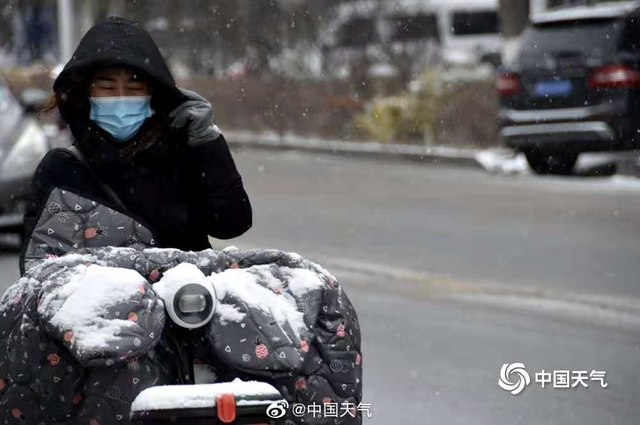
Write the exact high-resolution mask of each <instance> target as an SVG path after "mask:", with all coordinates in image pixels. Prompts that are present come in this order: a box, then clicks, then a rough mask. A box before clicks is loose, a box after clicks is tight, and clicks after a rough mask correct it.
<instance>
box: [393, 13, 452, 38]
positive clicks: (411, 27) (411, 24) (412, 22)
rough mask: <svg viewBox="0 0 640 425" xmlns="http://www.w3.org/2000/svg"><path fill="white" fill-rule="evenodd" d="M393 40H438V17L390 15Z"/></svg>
mask: <svg viewBox="0 0 640 425" xmlns="http://www.w3.org/2000/svg"><path fill="white" fill-rule="evenodd" d="M390 20H391V22H392V23H393V26H394V31H393V36H392V39H393V40H394V41H409V40H439V39H440V37H439V34H438V18H437V17H436V16H435V15H414V16H402V15H397V16H393V17H391V19H390Z"/></svg>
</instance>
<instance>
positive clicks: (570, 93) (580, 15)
mask: <svg viewBox="0 0 640 425" xmlns="http://www.w3.org/2000/svg"><path fill="white" fill-rule="evenodd" d="M637 7H638V3H635V6H634V5H633V4H630V3H629V2H627V3H626V4H625V3H623V4H621V5H619V6H608V7H604V6H592V7H581V8H573V9H566V10H559V11H555V12H547V13H544V14H541V15H540V16H539V17H538V18H537V19H536V20H535V22H534V23H533V24H532V25H531V26H530V27H529V28H528V29H527V30H526V31H525V33H524V35H523V39H522V47H521V51H520V54H519V56H518V58H517V60H516V62H515V64H514V65H513V66H511V67H509V68H505V69H504V70H503V71H502V72H501V73H500V75H499V77H498V79H497V84H496V86H497V90H498V93H499V97H500V110H499V114H498V124H499V126H500V129H501V135H502V138H503V140H504V143H505V144H506V145H507V146H509V147H511V148H514V149H516V150H517V151H520V152H523V153H524V154H525V155H526V157H527V160H528V162H529V164H530V166H531V168H532V169H533V170H534V171H535V172H537V173H540V174H546V173H552V174H566V173H569V172H571V170H572V168H573V166H574V165H575V163H576V160H577V158H578V155H579V154H580V153H581V152H597V151H614V150H632V149H638V148H640V9H637Z"/></svg>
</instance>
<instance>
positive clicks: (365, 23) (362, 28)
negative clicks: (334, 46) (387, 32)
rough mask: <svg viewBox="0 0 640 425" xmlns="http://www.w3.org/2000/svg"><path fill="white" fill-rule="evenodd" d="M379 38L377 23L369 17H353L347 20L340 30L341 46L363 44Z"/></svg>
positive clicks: (339, 40) (339, 41)
mask: <svg viewBox="0 0 640 425" xmlns="http://www.w3.org/2000/svg"><path fill="white" fill-rule="evenodd" d="M377 40H378V33H377V31H376V23H375V21H374V20H373V19H369V18H353V19H351V20H350V21H347V22H346V23H345V24H344V25H343V26H342V27H341V28H340V31H339V35H338V44H339V45H340V46H363V45H366V44H368V43H372V42H375V41H377Z"/></svg>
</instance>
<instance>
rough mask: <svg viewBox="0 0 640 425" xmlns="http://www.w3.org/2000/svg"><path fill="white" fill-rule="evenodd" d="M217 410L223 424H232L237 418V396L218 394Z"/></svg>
mask: <svg viewBox="0 0 640 425" xmlns="http://www.w3.org/2000/svg"><path fill="white" fill-rule="evenodd" d="M216 412H217V413H218V419H220V422H222V423H223V424H230V423H231V422H233V421H235V420H236V397H235V396H234V395H233V394H222V395H219V396H216Z"/></svg>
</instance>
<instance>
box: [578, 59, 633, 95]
mask: <svg viewBox="0 0 640 425" xmlns="http://www.w3.org/2000/svg"><path fill="white" fill-rule="evenodd" d="M636 87H640V73H639V72H637V71H634V70H632V69H629V68H627V67H626V66H624V65H619V64H615V65H607V66H603V67H602V68H598V69H596V70H595V71H594V72H593V74H591V78H589V88H590V89H591V90H597V89H605V88H636Z"/></svg>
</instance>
